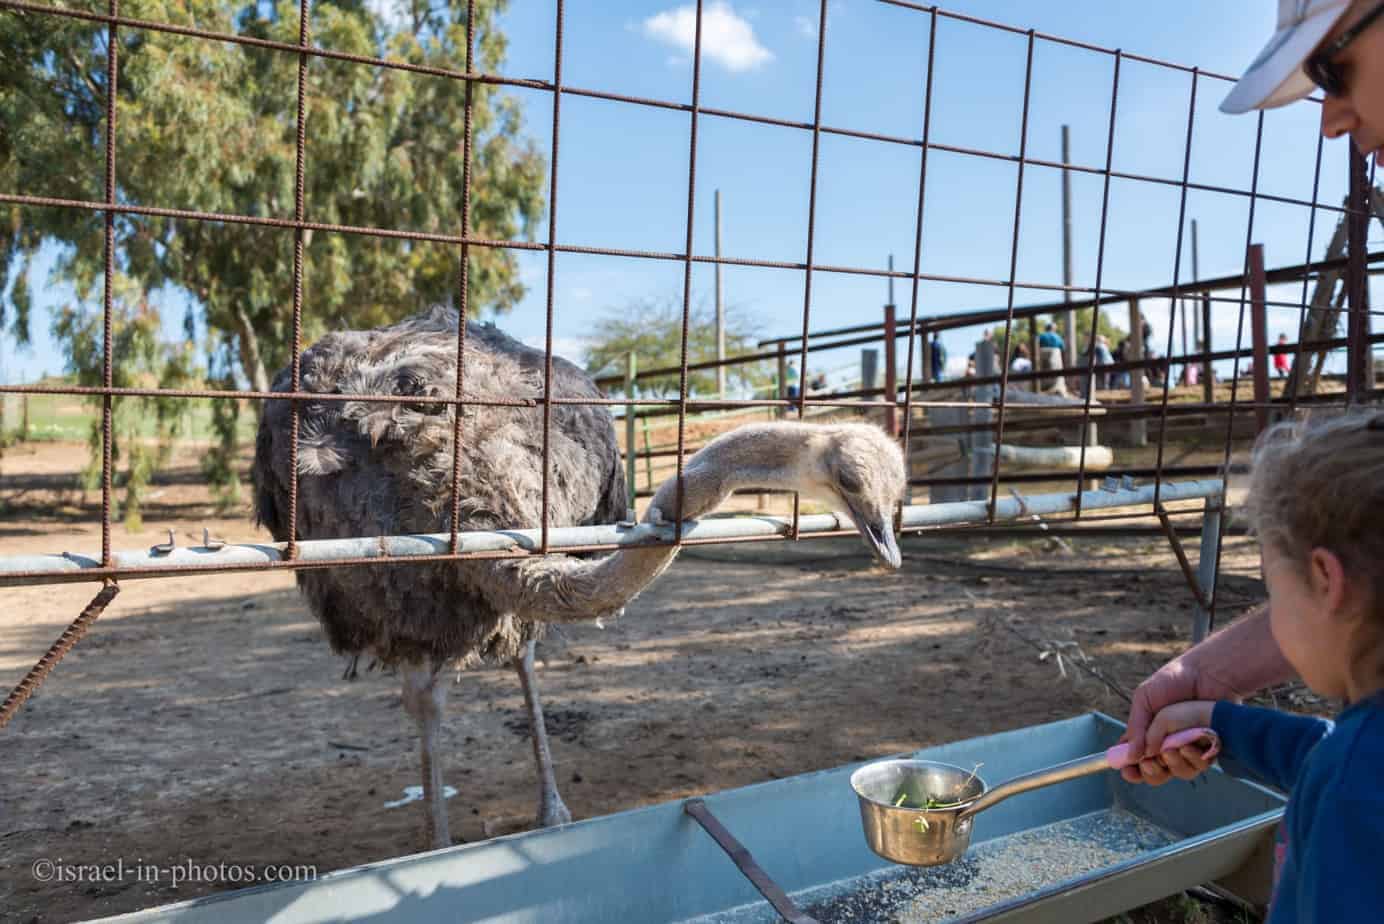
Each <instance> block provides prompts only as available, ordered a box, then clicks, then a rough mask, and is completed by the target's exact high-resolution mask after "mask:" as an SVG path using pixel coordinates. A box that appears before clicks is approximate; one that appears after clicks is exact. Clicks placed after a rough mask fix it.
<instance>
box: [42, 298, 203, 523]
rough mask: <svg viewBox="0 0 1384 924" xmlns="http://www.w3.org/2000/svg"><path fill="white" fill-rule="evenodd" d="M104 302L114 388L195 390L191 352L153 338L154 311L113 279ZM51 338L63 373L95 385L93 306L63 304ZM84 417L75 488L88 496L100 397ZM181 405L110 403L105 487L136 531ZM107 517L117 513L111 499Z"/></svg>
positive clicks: (100, 360)
mask: <svg viewBox="0 0 1384 924" xmlns="http://www.w3.org/2000/svg"><path fill="white" fill-rule="evenodd" d="M114 288H115V292H114V298H113V299H112V304H111V335H112V336H111V344H112V347H113V349H114V350H115V355H116V356H118V357H119V358H120V362H118V363H116V364H115V366H114V376H113V378H114V384H115V386H116V387H117V388H165V389H180V388H192V387H196V386H199V385H201V384H202V381H201V378H200V376H199V375H198V373H197V370H196V367H195V362H194V357H193V346H192V344H190V343H183V344H180V345H176V346H169V345H167V344H165V343H162V342H161V341H160V338H159V333H160V332H159V318H158V313H157V312H156V311H155V310H154V308H153V306H152V305H150V304H149V302H148V300H147V299H145V298H144V295H143V292H142V290H141V289H140V287H139V286H138V285H137V284H135V283H134V282H132V281H131V280H130V279H129V278H128V277H125V276H123V275H117V276H116V277H115V287H114ZM53 333H54V335H55V336H56V337H57V339H58V341H59V343H61V344H62V348H63V351H64V353H65V354H66V355H65V357H64V358H65V360H66V365H67V371H68V372H69V373H71V374H72V376H73V378H74V379H75V381H76V384H78V385H82V386H97V385H100V384H101V382H102V380H103V376H104V362H105V357H104V355H103V353H102V349H101V338H102V318H101V311H100V309H99V308H92V307H91V306H89V305H85V304H81V303H79V304H76V305H66V306H64V307H62V308H61V309H59V310H58V311H57V312H55V315H54V318H53ZM87 403H88V404H89V405H90V406H91V407H92V409H93V410H94V411H95V413H94V414H93V415H92V422H91V429H90V431H89V435H88V445H89V446H90V448H91V455H90V457H89V461H88V463H87V467H86V469H85V470H84V471H83V473H82V476H83V487H84V488H85V489H86V490H95V489H96V488H97V486H98V485H99V484H100V481H101V427H102V416H101V407H102V399H101V398H89V399H87ZM188 403H189V399H185V398H176V397H169V396H160V397H157V398H138V397H120V398H116V399H114V401H113V402H112V414H111V424H112V428H111V436H112V441H111V455H112V458H113V462H114V465H115V469H114V471H113V472H112V481H113V483H114V484H115V485H116V487H119V488H123V490H124V505H123V508H124V519H125V525H126V526H127V527H128V528H129V529H131V530H137V529H139V526H140V501H141V498H142V496H143V494H144V489H145V488H146V487H147V486H148V484H149V481H150V479H151V478H152V477H153V474H154V472H155V471H156V470H157V469H158V468H159V467H160V466H162V465H163V464H164V463H165V462H166V461H167V459H168V456H169V455H170V453H171V452H172V448H173V441H174V440H176V439H178V438H179V437H181V436H183V435H184V434H183V428H184V426H185V423H186V421H187V414H186V411H187V409H188ZM116 503H117V506H116V507H115V509H114V515H116V516H119V515H120V506H119V505H118V498H117V499H116Z"/></svg>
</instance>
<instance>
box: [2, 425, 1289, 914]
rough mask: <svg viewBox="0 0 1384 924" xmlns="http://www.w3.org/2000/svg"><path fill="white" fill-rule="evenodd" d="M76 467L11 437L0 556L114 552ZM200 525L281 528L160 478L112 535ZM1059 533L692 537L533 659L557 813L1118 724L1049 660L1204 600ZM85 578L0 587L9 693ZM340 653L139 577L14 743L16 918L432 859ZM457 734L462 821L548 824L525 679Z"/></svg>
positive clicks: (465, 707)
mask: <svg viewBox="0 0 1384 924" xmlns="http://www.w3.org/2000/svg"><path fill="white" fill-rule="evenodd" d="M84 458H85V447H82V446H77V445H64V444H41V445H38V446H29V447H20V448H18V449H11V450H10V451H9V453H8V454H7V455H6V457H5V460H4V469H3V475H0V555H4V556H9V555H17V554H24V553H39V552H43V553H53V552H62V551H91V550H93V549H99V545H100V530H99V525H98V524H96V523H94V522H93V520H94V516H93V507H92V502H93V501H95V500H96V499H97V498H95V497H94V496H93V497H88V498H86V500H85V502H83V500H82V498H81V497H80V495H79V494H77V493H76V492H74V491H54V490H53V485H52V484H50V483H48V482H47V481H45V480H44V479H43V478H36V476H43V475H52V474H53V473H61V472H64V471H67V472H70V471H72V470H74V469H76V468H78V467H80V465H81V464H82V462H83V461H84ZM26 478H27V479H28V480H27V481H26V480H25V479H26ZM16 479H17V480H16ZM7 480H8V481H7ZM7 483H8V484H9V485H10V486H11V487H10V488H9V489H6V484H7ZM16 485H18V487H16ZM204 525H205V526H208V527H209V528H210V529H211V530H212V532H213V533H214V534H218V535H221V536H225V537H227V538H229V539H232V540H240V539H249V538H252V537H256V536H258V538H261V539H263V538H266V537H264V536H263V535H260V534H258V533H256V532H255V531H254V528H253V526H252V525H251V524H250V523H249V522H248V520H247V519H246V517H245V515H244V514H243V513H239V512H237V513H236V514H235V515H233V516H229V517H220V518H218V517H217V516H216V515H215V513H214V511H212V510H211V508H210V507H208V506H207V504H206V495H205V493H204V491H203V490H202V489H201V487H200V486H197V485H195V484H182V483H178V481H177V479H174V483H171V484H166V485H159V486H156V487H155V488H154V490H153V491H152V493H151V497H150V499H149V506H148V507H147V508H146V511H145V527H144V529H143V530H142V531H141V532H139V533H137V534H130V533H127V532H126V531H125V530H124V529H123V527H120V526H119V525H117V526H116V528H115V532H114V543H115V545H116V547H117V548H131V547H140V546H142V545H152V544H153V543H155V542H158V541H162V540H163V539H165V538H166V535H167V530H168V529H170V528H172V529H174V530H175V534H176V536H177V538H178V541H179V544H200V541H201V530H202V527H203V526H204ZM1069 542H1070V544H1071V547H1072V551H1071V552H1065V551H1062V550H1059V549H1055V548H1054V547H1052V546H1051V545H1050V544H1049V543H1048V541H1046V540H1042V539H1032V540H1028V539H1025V540H1021V541H1014V540H1012V539H1000V538H991V539H987V538H976V537H970V538H968V537H962V536H957V535H955V534H952V535H948V536H931V537H914V538H908V539H906V540H905V541H904V542H903V543H902V547H903V550H904V567H903V569H902V570H900V571H898V572H886V571H882V570H880V569H878V568H876V567H875V566H873V565H872V563H871V562H870V560H869V559H868V557H867V555H866V554H865V552H864V549H863V547H862V546H860V545H859V543H858V542H856V541H855V540H816V541H804V542H801V543H797V544H788V543H772V544H754V545H732V546H719V547H702V548H699V549H693V550H689V551H688V552H686V553H684V554H683V555H682V557H681V558H679V560H678V561H677V563H676V564H675V565H674V566H673V567H672V568H671V569H670V570H669V572H668V573H667V574H666V575H665V576H664V577H663V578H662V579H661V580H660V581H659V582H658V583H657V584H656V585H655V586H654V587H653V588H652V589H651V590H650V591H649V592H647V593H645V594H644V595H643V596H641V597H640V598H639V599H638V600H636V601H635V602H634V603H633V604H632V605H631V606H630V607H629V608H628V610H627V612H626V614H625V616H624V618H622V619H620V620H619V621H617V622H614V623H610V624H607V625H606V627H605V628H604V629H601V628H598V627H596V626H594V625H580V626H575V627H570V628H567V629H566V630H565V631H564V636H565V637H563V638H553V639H551V640H550V642H549V643H545V644H544V645H543V646H542V649H541V653H542V658H543V662H542V664H541V666H540V671H539V683H540V685H541V690H542V695H543V700H544V703H545V706H546V711H547V716H548V723H549V730H550V732H551V734H552V737H553V749H554V756H555V759H556V762H557V766H558V779H559V783H560V785H561V786H562V789H563V795H564V798H565V799H566V801H567V804H568V806H569V807H570V808H571V810H572V812H573V814H574V815H575V816H576V817H577V818H589V817H592V816H596V815H603V814H607V813H611V812H616V811H620V810H623V809H629V808H633V807H636V806H640V805H648V804H652V803H658V802H664V801H668V800H673V799H679V798H683V797H687V796H691V795H694V794H698V793H706V792H713V791H717V790H722V789H727V788H731V787H737V786H743V785H746V784H749V783H754V782H758V781H761V780H765V779H771V778H777V777H784V776H790V775H793V774H798V773H804V772H807V771H811V770H816V769H822V768H829V767H835V766H839V765H841V764H844V763H848V762H851V761H857V760H862V759H866V758H871V757H879V756H884V755H890V754H895V753H898V752H903V751H910V750H914V749H917V748H920V747H924V746H927V745H932V744H938V743H941V742H946V741H952V740H956V739H960V738H968V737H974V736H977V735H984V734H988V733H991V732H997V731H1001V730H1004V729H1010V728H1015V727H1019V726H1024V725H1031V724H1035V723H1040V722H1046V721H1049V720H1052V719H1057V718H1061V717H1065V716H1070V715H1073V714H1076V713H1081V712H1085V711H1088V710H1091V709H1100V710H1104V711H1106V712H1109V713H1110V714H1112V715H1115V716H1117V717H1123V715H1124V713H1125V706H1124V703H1123V701H1122V700H1121V699H1120V698H1119V697H1118V696H1117V695H1116V694H1115V693H1113V692H1112V691H1111V690H1110V689H1109V687H1108V686H1107V685H1106V684H1104V683H1102V682H1101V681H1099V680H1096V679H1094V678H1092V677H1090V676H1089V675H1087V674H1086V673H1084V672H1082V671H1080V670H1075V669H1073V668H1071V667H1069V666H1067V667H1066V676H1065V677H1064V676H1063V675H1062V674H1061V673H1059V667H1058V664H1057V661H1056V658H1054V657H1052V656H1051V655H1049V656H1042V657H1040V650H1044V649H1045V650H1048V651H1049V652H1050V653H1051V652H1056V651H1061V652H1063V653H1064V654H1065V656H1066V657H1068V658H1070V657H1072V656H1076V655H1077V654H1078V650H1079V653H1080V654H1081V655H1084V656H1086V657H1088V658H1090V659H1091V663H1092V664H1093V665H1094V666H1095V667H1096V668H1097V669H1098V670H1099V671H1100V672H1101V673H1102V674H1103V675H1104V676H1105V677H1107V678H1108V679H1109V680H1110V681H1112V682H1113V683H1114V684H1115V685H1118V686H1121V687H1123V688H1124V689H1127V690H1128V689H1132V688H1133V687H1134V686H1135V685H1137V683H1138V681H1139V680H1141V679H1142V678H1143V677H1145V676H1146V675H1147V674H1148V673H1149V672H1150V671H1152V670H1153V669H1154V668H1156V667H1157V666H1158V665H1159V664H1161V663H1163V662H1164V661H1165V660H1166V659H1167V658H1169V657H1170V656H1172V655H1174V654H1176V653H1177V652H1178V651H1180V650H1182V648H1183V647H1184V646H1185V643H1186V639H1187V638H1188V631H1189V625H1190V618H1191V612H1192V597H1191V594H1190V593H1189V591H1188V589H1187V587H1186V585H1185V583H1184V581H1183V578H1182V575H1181V572H1180V571H1179V570H1178V568H1177V565H1176V563H1175V560H1174V558H1173V556H1172V554H1171V552H1170V550H1169V549H1168V547H1167V545H1166V543H1165V542H1163V541H1162V540H1159V541H1153V540H1151V539H1110V538H1107V537H1099V538H1084V537H1079V538H1074V539H1071V540H1069ZM1190 545H1191V547H1190V549H1189V552H1190V554H1191V555H1192V556H1193V559H1194V560H1195V555H1196V548H1195V542H1194V541H1193V542H1192V543H1191V544H1190ZM1223 563H1224V564H1223V571H1222V582H1221V585H1220V587H1221V591H1220V592H1221V598H1220V599H1221V607H1222V612H1223V613H1225V614H1227V615H1229V614H1234V613H1238V612H1241V611H1243V610H1244V609H1245V608H1247V607H1248V606H1250V605H1251V604H1253V603H1254V602H1256V601H1258V600H1260V599H1262V598H1263V596H1264V591H1263V587H1262V584H1261V583H1260V582H1259V580H1258V560H1257V555H1256V554H1255V551H1254V546H1253V544H1252V542H1250V541H1249V540H1247V539H1244V538H1234V537H1231V538H1228V539H1227V540H1226V542H1225V549H1224V558H1223ZM95 590H96V586H95V585H91V584H81V585H67V586H57V587H26V588H17V589H6V590H3V591H0V690H3V691H8V690H9V689H10V688H11V687H12V686H13V684H14V683H16V682H17V681H18V680H19V679H20V678H21V677H22V676H23V675H24V672H25V671H26V670H27V669H28V668H29V666H30V665H31V664H32V663H33V662H34V660H35V659H36V658H37V657H38V656H39V655H41V654H42V653H43V652H44V651H45V650H46V649H47V647H48V645H49V644H51V643H52V641H53V640H54V639H55V638H57V636H58V635H59V633H60V632H61V631H62V629H63V628H64V627H65V626H66V625H67V623H68V622H69V621H70V620H71V619H72V618H73V617H74V616H75V615H76V614H77V613H78V612H79V611H80V610H81V608H82V607H83V606H84V605H85V604H86V602H87V601H88V600H89V599H90V597H91V596H92V595H93V594H94V593H95ZM1055 643H1063V644H1062V646H1060V647H1059V646H1057V645H1056V644H1055ZM1066 664H1067V662H1064V666H1066ZM344 667H345V662H344V660H343V659H342V658H340V657H337V656H335V655H333V654H332V653H331V652H330V650H329V649H328V648H327V645H326V644H325V642H324V641H323V639H322V637H321V634H320V632H319V630H318V627H317V625H316V623H315V621H314V620H313V618H312V616H311V615H310V614H309V613H308V611H307V609H306V607H305V606H304V605H303V603H302V602H301V601H300V599H299V597H298V594H297V591H296V590H295V588H294V586H293V579H292V576H291V575H289V574H287V573H272V574H266V573H261V574H230V575H220V576H214V577H198V578H186V579H176V580H160V581H148V580H146V581H131V582H126V584H125V585H124V587H123V590H122V591H121V593H120V595H119V596H118V597H117V598H116V600H115V601H114V603H113V604H112V605H111V606H110V608H109V610H108V611H107V612H106V614H105V615H104V616H102V617H101V618H100V619H99V620H98V621H97V622H96V623H95V625H94V627H93V628H92V630H91V632H90V634H89V635H88V636H87V637H86V638H85V639H84V640H83V641H82V642H81V643H80V644H79V645H78V646H77V647H76V649H75V650H74V651H73V652H72V654H71V655H69V656H68V657H67V658H66V660H64V661H63V662H62V664H61V665H60V666H59V667H58V668H57V670H56V671H55V672H54V673H53V674H52V676H51V677H50V678H49V679H48V681H47V683H46V684H45V685H44V687H43V688H42V689H41V691H40V692H39V693H38V695H36V696H35V697H34V698H33V699H32V700H31V701H30V702H29V703H28V704H27V705H26V706H25V707H24V709H23V710H22V711H21V712H20V714H19V715H18V716H17V717H16V719H15V720H14V722H13V723H12V724H11V725H10V727H9V728H8V729H6V730H4V731H3V732H0V741H3V747H2V748H0V779H3V780H4V783H3V785H0V921H4V922H43V924H49V922H64V921H74V920H82V919H86V918H90V917H97V916H101V915H108V914H114V913H117V912H123V911H129V910H133V909H137V908H142V907H146V906H150V905H155V904H161V903H165V902H169V901H175V900H182V899H186V898H191V897H193V896H195V895H199V894H204V893H206V892H209V891H213V890H215V889H217V888H226V887H229V886H227V885H225V884H216V883H210V882H183V883H181V884H180V885H179V886H177V887H173V886H172V885H171V884H170V883H168V882H164V883H162V884H156V885H151V884H147V883H143V882H137V881H134V879H133V878H132V877H126V878H125V879H124V881H117V882H110V883H103V884H89V883H83V884H72V883H44V882H40V881H38V879H37V878H36V877H35V875H34V873H33V869H34V866H33V864H34V863H35V861H36V860H39V859H40V858H50V859H57V858H62V862H65V863H67V864H90V863H110V862H115V861H116V860H117V859H123V860H124V862H125V863H126V864H127V865H129V864H131V863H142V864H156V865H159V866H161V867H171V866H174V865H177V864H186V863H188V862H189V861H191V862H192V863H194V864H199V865H202V864H218V863H220V864H244V865H246V866H253V867H256V868H261V869H262V868H263V867H265V866H267V865H271V864H304V865H309V866H312V867H315V869H316V871H317V872H318V873H324V872H327V871H329V870H333V869H339V868H342V867H347V866H352V865H356V864H360V863H366V862H369V861H373V860H380V859H384V858H387V857H393V856H398V855H401V854H406V853H411V852H414V851H416V850H419V849H421V847H422V846H423V845H422V844H421V813H420V811H419V806H418V805H416V804H412V805H404V806H400V807H393V808H391V807H387V805H386V803H388V802H391V801H395V800H399V799H401V798H402V797H403V795H404V790H405V787H409V786H415V785H417V783H418V782H419V780H418V768H417V762H418V758H417V749H416V735H415V732H414V729H413V726H412V724H411V723H410V722H409V721H408V719H407V717H406V716H405V714H404V712H403V710H402V708H401V706H400V695H399V683H398V679H397V678H396V677H393V676H387V675H385V674H382V673H380V672H371V673H364V672H363V673H361V675H360V676H359V678H358V679H356V680H353V681H348V680H346V679H343V669H344ZM444 734H445V738H444V740H445V748H446V754H447V764H446V767H445V770H444V775H445V778H446V781H447V783H448V784H449V785H451V786H454V787H456V789H457V790H458V792H457V795H456V796H455V797H454V798H452V799H451V800H450V801H449V802H448V805H449V812H450V817H451V823H452V830H453V834H454V836H455V837H457V838H458V839H460V840H464V841H476V840H480V839H482V838H484V837H487V836H490V835H493V834H496V833H507V832H509V831H512V830H515V829H516V827H518V826H522V824H523V822H524V820H525V819H531V818H532V815H533V812H534V809H535V805H536V785H535V780H534V774H533V768H532V751H531V749H530V743H529V740H528V737H527V724H526V720H525V717H524V712H523V710H522V698H521V695H520V691H519V685H518V683H517V678H516V676H515V675H514V673H513V671H511V670H509V669H502V668H496V669H485V670H476V671H468V672H465V673H463V674H461V675H460V676H459V677H458V678H457V680H456V684H455V686H454V687H453V688H452V691H451V701H450V708H449V711H448V714H447V721H446V725H445V733H444ZM243 884H244V883H243V882H242V883H240V885H243ZM1169 907H1170V908H1171V907H1172V906H1171V905H1169ZM1178 907H1181V905H1179V906H1178ZM1199 913H1200V912H1199ZM1145 914H1146V915H1151V914H1152V912H1147V913H1145ZM1138 920H1140V921H1144V920H1149V921H1153V920H1158V921H1178V922H1184V921H1188V922H1190V921H1196V920H1207V921H1210V920H1220V918H1213V917H1206V918H1197V917H1192V916H1189V914H1185V913H1184V912H1181V911H1169V912H1168V913H1167V915H1163V914H1161V913H1160V914H1159V915H1158V916H1142V917H1139V918H1138ZM1226 920H1231V919H1230V918H1226Z"/></svg>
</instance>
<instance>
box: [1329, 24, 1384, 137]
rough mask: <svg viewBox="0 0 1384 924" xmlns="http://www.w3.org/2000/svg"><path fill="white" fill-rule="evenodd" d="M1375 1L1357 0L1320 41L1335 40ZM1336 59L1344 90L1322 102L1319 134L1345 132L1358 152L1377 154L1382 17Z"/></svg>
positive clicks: (1382, 128) (1383, 78)
mask: <svg viewBox="0 0 1384 924" xmlns="http://www.w3.org/2000/svg"><path fill="white" fill-rule="evenodd" d="M1377 2H1378V0H1357V2H1356V3H1355V4H1354V5H1353V6H1352V7H1351V9H1350V12H1349V13H1347V14H1346V15H1345V16H1343V17H1341V21H1340V22H1339V23H1337V25H1336V28H1334V29H1332V30H1331V33H1330V34H1329V35H1327V37H1326V38H1325V39H1324V40H1323V42H1322V44H1327V43H1330V42H1332V41H1333V40H1335V38H1336V37H1337V36H1338V35H1340V34H1341V33H1342V32H1344V31H1345V30H1346V29H1349V28H1350V27H1351V26H1352V25H1354V24H1355V23H1356V22H1358V21H1359V19H1360V18H1361V17H1362V16H1364V15H1365V14H1366V13H1368V12H1370V11H1371V10H1372V9H1373V8H1374V6H1375V4H1376V3H1377ZM1336 61H1337V62H1338V63H1339V64H1340V65H1341V66H1342V67H1343V68H1344V69H1345V74H1346V93H1345V95H1344V96H1328V97H1327V98H1326V100H1325V102H1323V103H1322V134H1323V135H1325V136H1326V137H1328V138H1339V137H1340V136H1341V135H1344V134H1347V133H1348V134H1350V135H1351V136H1352V138H1353V139H1354V141H1355V146H1356V148H1357V149H1358V150H1359V151H1360V153H1361V154H1365V155H1369V154H1376V155H1377V154H1379V153H1381V150H1382V149H1384V18H1382V19H1378V20H1375V22H1374V23H1372V24H1371V25H1369V26H1368V27H1366V29H1365V31H1364V32H1362V33H1360V35H1359V36H1358V37H1357V38H1356V39H1355V40H1354V41H1353V42H1351V43H1350V44H1349V45H1347V46H1346V49H1345V51H1343V52H1341V53H1340V55H1338V56H1337V58H1336Z"/></svg>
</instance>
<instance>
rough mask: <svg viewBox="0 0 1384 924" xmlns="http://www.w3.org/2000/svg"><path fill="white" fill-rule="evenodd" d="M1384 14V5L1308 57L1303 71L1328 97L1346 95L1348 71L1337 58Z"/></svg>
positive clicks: (1367, 14)
mask: <svg viewBox="0 0 1384 924" xmlns="http://www.w3.org/2000/svg"><path fill="white" fill-rule="evenodd" d="M1382 14H1384V3H1381V4H1379V5H1378V6H1376V7H1375V8H1374V9H1372V10H1370V11H1369V12H1368V13H1366V14H1365V17H1364V18H1363V19H1361V20H1360V21H1359V22H1357V23H1356V24H1355V25H1353V26H1351V27H1350V28H1349V29H1347V30H1346V31H1344V32H1342V33H1341V34H1340V35H1339V36H1338V37H1337V38H1336V41H1334V42H1332V43H1331V44H1330V45H1327V46H1326V47H1324V48H1319V49H1318V50H1316V51H1314V52H1313V53H1312V54H1310V55H1309V56H1308V57H1307V60H1306V61H1304V62H1303V64H1302V69H1303V71H1304V72H1306V74H1307V76H1308V77H1309V78H1311V80H1312V82H1313V83H1315V84H1316V85H1317V86H1319V87H1321V88H1322V89H1323V90H1325V91H1326V95H1327V96H1345V95H1346V69H1345V67H1343V66H1342V65H1341V64H1340V63H1339V62H1337V61H1336V56H1337V55H1339V54H1340V53H1341V52H1343V51H1345V50H1346V46H1347V45H1349V44H1350V43H1351V42H1353V41H1355V40H1356V39H1357V38H1359V37H1360V33H1362V32H1364V31H1365V30H1366V29H1368V28H1369V27H1370V26H1371V25H1372V24H1373V23H1374V21H1375V20H1376V19H1378V18H1379V17H1380V15H1382Z"/></svg>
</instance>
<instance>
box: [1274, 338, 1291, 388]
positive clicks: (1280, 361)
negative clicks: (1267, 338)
mask: <svg viewBox="0 0 1384 924" xmlns="http://www.w3.org/2000/svg"><path fill="white" fill-rule="evenodd" d="M1278 345H1279V346H1281V347H1286V346H1287V345H1288V335H1287V334H1279V335H1278ZM1291 363H1292V359H1291V358H1290V357H1289V356H1288V354H1287V353H1286V352H1284V353H1275V354H1273V371H1274V372H1275V373H1276V374H1277V375H1278V377H1279V378H1283V377H1284V376H1285V375H1287V374H1288V366H1289V365H1291Z"/></svg>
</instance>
